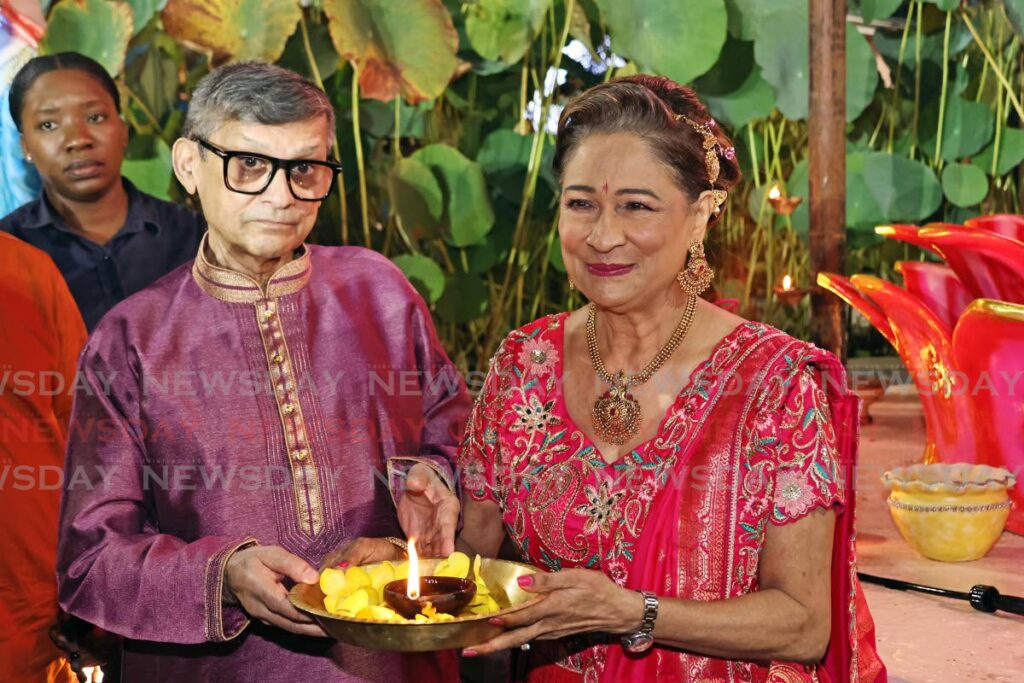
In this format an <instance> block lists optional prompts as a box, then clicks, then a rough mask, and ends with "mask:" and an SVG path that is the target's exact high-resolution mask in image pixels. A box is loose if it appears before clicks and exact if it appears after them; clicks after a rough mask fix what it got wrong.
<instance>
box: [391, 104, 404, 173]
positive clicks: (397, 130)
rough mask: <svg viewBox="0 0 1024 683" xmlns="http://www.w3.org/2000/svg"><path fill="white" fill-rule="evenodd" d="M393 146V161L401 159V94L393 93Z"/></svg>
mask: <svg viewBox="0 0 1024 683" xmlns="http://www.w3.org/2000/svg"><path fill="white" fill-rule="evenodd" d="M391 144H392V145H393V146H394V150H393V151H394V153H395V163H396V164H397V163H398V162H399V161H401V159H402V96H401V95H395V139H394V142H392V143H391Z"/></svg>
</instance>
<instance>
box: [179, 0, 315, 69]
mask: <svg viewBox="0 0 1024 683" xmlns="http://www.w3.org/2000/svg"><path fill="white" fill-rule="evenodd" d="M162 16H163V22H164V29H165V30H166V31H167V32H168V33H169V34H171V35H172V36H174V37H175V38H176V39H178V40H179V41H181V42H182V43H184V44H186V45H189V46H191V47H194V48H195V49H197V50H199V51H201V52H206V53H208V54H209V55H210V59H211V61H212V62H213V64H223V63H225V62H233V61H245V60H250V59H259V60H264V61H268V62H274V61H277V58H278V57H280V56H281V53H282V52H283V51H284V46H285V43H287V42H288V37H289V36H291V35H292V33H294V32H295V26H296V25H297V24H298V23H299V18H300V17H301V16H302V8H301V7H299V3H298V0H173V1H172V2H170V3H169V4H168V5H167V8H166V9H165V10H164V11H163V15H162Z"/></svg>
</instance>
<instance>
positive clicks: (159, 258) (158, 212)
mask: <svg viewBox="0 0 1024 683" xmlns="http://www.w3.org/2000/svg"><path fill="white" fill-rule="evenodd" d="M124 188H125V190H126V191H127V192H128V218H127V219H126V220H125V223H124V225H123V226H122V227H121V229H120V230H119V231H118V232H117V234H116V235H114V236H113V237H112V238H111V239H110V241H109V242H107V243H106V244H97V243H96V242H93V241H92V240H90V239H87V238H85V237H83V236H81V235H79V234H77V233H75V232H72V231H71V230H70V229H69V228H68V227H67V225H66V224H65V223H64V219H63V218H61V216H60V214H58V213H57V211H56V210H55V209H54V208H53V207H52V206H51V205H50V203H49V201H47V199H46V194H45V193H44V194H43V195H42V196H41V197H40V198H39V199H37V200H35V201H34V202H29V203H28V204H26V205H24V206H22V207H21V208H19V209H16V210H15V211H13V212H12V213H10V214H9V215H7V216H6V217H5V218H3V219H0V230H2V231H4V232H8V233H11V234H12V235H14V236H15V237H18V238H20V239H22V240H24V241H26V242H28V243H29V244H32V245H33V246H36V247H38V248H39V249H42V250H43V251H45V252H46V253H47V254H49V255H50V257H51V258H52V259H53V260H54V262H55V263H56V264H57V268H59V269H60V272H61V274H62V275H63V276H64V280H65V281H66V282H67V283H68V289H70V290H71V294H72V296H74V297H75V302H76V303H77V304H78V309H79V310H80V311H81V312H82V318H83V319H84V320H85V326H86V327H87V328H88V329H89V330H92V328H93V327H95V326H96V323H98V322H99V321H100V318H102V317H103V314H104V313H106V312H107V311H109V310H110V309H111V308H113V307H114V305H115V304H116V303H118V302H119V301H121V300H122V299H124V298H126V297H128V296H131V295H132V294H134V293H135V292H137V291H139V290H140V289H144V288H145V287H146V286H148V285H149V284H151V283H153V282H155V281H156V280H157V279H159V278H161V277H162V276H164V275H166V274H167V273H169V272H171V271H172V270H174V269H175V268H177V267H178V266H180V265H181V264H183V263H185V262H186V261H189V260H191V259H193V258H195V255H196V251H197V250H198V249H199V240H200V239H201V238H202V236H203V233H204V232H205V231H206V221H205V220H204V219H203V217H202V216H201V215H200V214H197V213H196V212H195V211H192V210H191V209H189V208H187V207H185V206H182V205H180V204H172V203H171V202H165V201H163V200H162V199H157V198H156V197H154V196H152V195H148V194H146V193H144V192H140V191H139V190H138V189H136V187H135V186H134V185H132V184H131V183H130V182H129V181H128V180H127V179H125V180H124Z"/></svg>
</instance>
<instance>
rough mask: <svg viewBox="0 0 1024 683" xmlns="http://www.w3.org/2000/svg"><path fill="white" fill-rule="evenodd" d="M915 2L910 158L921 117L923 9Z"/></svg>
mask: <svg viewBox="0 0 1024 683" xmlns="http://www.w3.org/2000/svg"><path fill="white" fill-rule="evenodd" d="M915 4H916V5H917V21H916V22H915V25H914V32H915V42H914V124H913V126H912V127H911V136H910V154H909V156H910V158H911V159H913V158H914V156H915V154H916V153H917V127H918V124H919V122H920V119H921V14H922V12H923V11H924V5H923V4H922V3H921V0H918V1H917V2H916V3H915Z"/></svg>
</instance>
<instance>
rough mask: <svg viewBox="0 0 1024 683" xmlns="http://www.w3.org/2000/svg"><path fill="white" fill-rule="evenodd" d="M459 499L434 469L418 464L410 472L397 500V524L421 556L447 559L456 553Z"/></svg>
mask: <svg viewBox="0 0 1024 683" xmlns="http://www.w3.org/2000/svg"><path fill="white" fill-rule="evenodd" d="M460 509H461V506H460V504H459V497H458V496H457V495H455V494H454V493H453V492H452V491H451V490H450V489H449V488H448V486H447V485H446V484H445V483H444V482H443V481H441V478H440V477H438V476H437V474H436V473H435V472H434V470H432V469H430V468H429V467H427V466H426V465H424V464H422V463H420V464H417V465H416V466H414V467H413V468H412V469H411V470H409V475H408V476H407V477H406V479H405V487H404V488H403V489H402V495H401V497H400V498H399V499H398V510H397V512H398V522H399V524H401V526H402V531H404V532H405V536H406V538H415V539H416V550H417V551H419V554H420V556H421V557H448V556H449V555H451V554H452V553H453V552H455V529H456V527H458V525H459V510H460Z"/></svg>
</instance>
